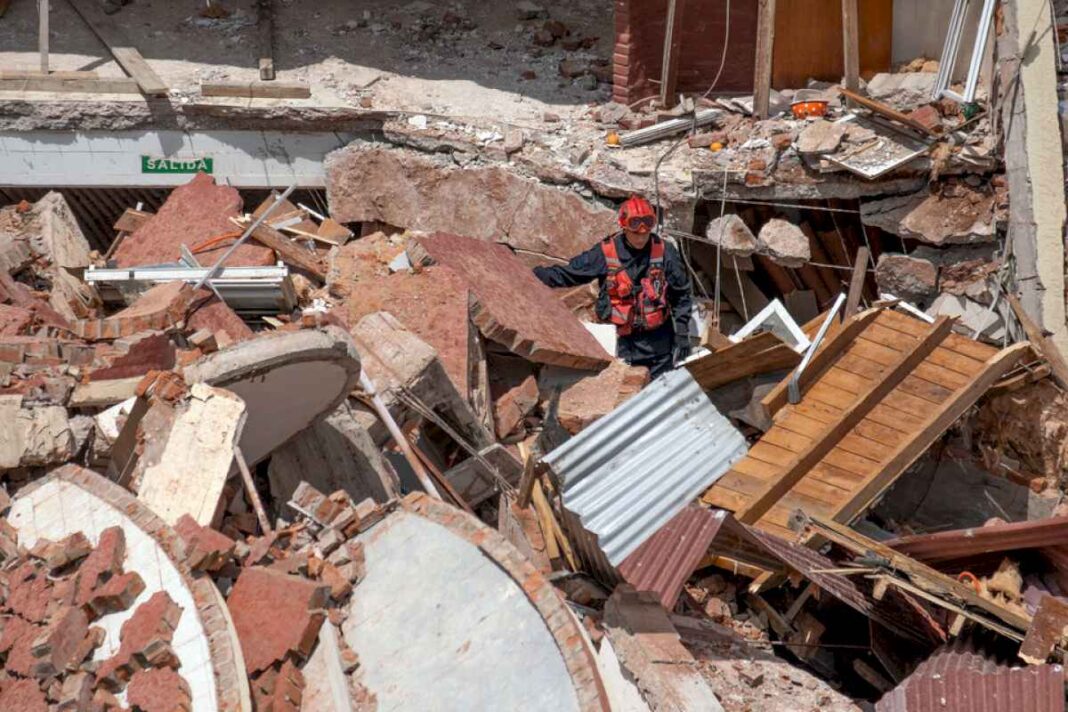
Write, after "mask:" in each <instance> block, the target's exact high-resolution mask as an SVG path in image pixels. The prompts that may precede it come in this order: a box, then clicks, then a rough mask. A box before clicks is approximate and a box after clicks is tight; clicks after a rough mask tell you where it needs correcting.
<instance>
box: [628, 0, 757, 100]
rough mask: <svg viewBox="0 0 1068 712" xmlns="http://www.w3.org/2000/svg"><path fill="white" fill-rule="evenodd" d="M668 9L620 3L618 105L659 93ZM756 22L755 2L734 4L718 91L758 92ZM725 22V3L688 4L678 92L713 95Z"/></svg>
mask: <svg viewBox="0 0 1068 712" xmlns="http://www.w3.org/2000/svg"><path fill="white" fill-rule="evenodd" d="M667 6H668V0H616V3H615V31H616V42H615V46H614V48H613V54H612V71H613V95H612V98H613V100H615V101H618V102H622V103H626V104H630V103H632V102H635V101H637V100H639V99H641V98H643V97H646V96H650V95H653V94H657V93H658V92H659V85H658V84H656V83H654V82H655V81H659V79H660V67H661V64H662V60H663V46H664V30H665V23H666V19H667ZM756 19H757V12H756V3H755V2H751V1H746V0H734V1H733V2H732V4H731V33H730V41H729V45H728V48H727V61H726V64H725V65H724V68H723V75H722V76H721V77H720V80H719V83H718V84H717V85H716V88H717V90H720V91H735V92H750V91H752V87H753V69H754V64H755V61H756ZM725 20H726V2H725V1H724V0H687V2H686V3H685V7H684V9H683V16H682V40H681V45H680V46H681V54H680V56H679V78H678V91H681V92H704V91H705V90H707V89H708V87H709V85H710V84H711V82H712V79H713V78H714V77H715V76H716V70H717V69H718V68H719V62H720V57H721V56H722V52H723V44H722V41H723V36H724V22H725ZM650 80H654V82H651V81H650Z"/></svg>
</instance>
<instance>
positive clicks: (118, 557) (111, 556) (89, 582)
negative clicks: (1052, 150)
mask: <svg viewBox="0 0 1068 712" xmlns="http://www.w3.org/2000/svg"><path fill="white" fill-rule="evenodd" d="M125 558H126V534H125V533H124V532H123V531H122V529H121V528H120V527H108V528H107V529H105V530H104V531H102V532H101V533H100V540H99V541H98V542H97V545H96V548H95V549H93V551H92V552H90V554H89V556H88V557H86V559H85V561H83V562H82V565H81V567H80V568H79V569H78V575H77V582H78V583H77V594H76V595H75V599H74V600H75V602H76V603H77V604H78V605H79V606H82V605H85V604H86V603H88V601H89V598H90V597H91V596H92V594H93V590H94V589H95V588H96V587H97V586H99V585H101V584H103V583H105V582H107V580H108V579H110V578H111V577H112V576H115V575H116V574H118V573H120V572H121V571H122V562H123V560H124V559H125Z"/></svg>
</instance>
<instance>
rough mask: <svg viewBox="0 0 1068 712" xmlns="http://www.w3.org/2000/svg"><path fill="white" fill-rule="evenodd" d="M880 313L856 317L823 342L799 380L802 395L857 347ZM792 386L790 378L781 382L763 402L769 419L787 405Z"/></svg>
mask: <svg viewBox="0 0 1068 712" xmlns="http://www.w3.org/2000/svg"><path fill="white" fill-rule="evenodd" d="M880 311H881V310H880V309H868V310H866V311H863V312H861V313H860V314H854V315H853V316H851V317H849V318H848V319H846V320H845V323H843V324H842V328H840V329H838V330H837V331H835V332H834V334H833V335H832V336H831V337H830V338H829V339H828V340H827V341H824V342H823V345H822V346H821V347H820V349H819V351H817V352H816V355H815V356H813V357H812V360H811V361H809V362H808V366H807V367H806V368H805V371H804V373H802V374H801V378H800V379H798V386H799V387H800V389H801V393H804V392H805V390H806V389H807V388H808V387H809V386H810V385H812V383H813V382H814V381H815V380H816V379H818V378H819V377H820V376H821V375H823V372H824V371H826V370H827V368H829V367H830V365H831V364H832V363H834V362H835V361H836V360H837V359H838V357H839V356H840V355H841V354H842V351H844V350H845V348H846V347H847V346H849V345H850V344H851V343H853V341H854V340H855V339H856V338H857V336H859V335H860V333H861V332H862V331H864V330H865V329H866V328H868V324H870V323H871V322H872V321H874V320H875V317H877V316H879V312H880ZM789 385H790V379H789V378H786V379H783V380H782V381H779V383H778V384H776V385H775V387H774V388H772V389H771V390H770V391H768V394H767V395H766V396H764V398H763V399H762V400H761V401H760V404H761V405H762V406H764V412H765V413H767V416H768V417H769V418H774V417H775V414H776V413H778V412H779V410H780V409H782V407H783V406H784V405H786V398H787V389H788V388H789Z"/></svg>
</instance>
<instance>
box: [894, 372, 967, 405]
mask: <svg viewBox="0 0 1068 712" xmlns="http://www.w3.org/2000/svg"><path fill="white" fill-rule="evenodd" d="M900 388H901V390H902V391H903V392H904V393H908V394H909V395H910V396H916V397H917V398H922V399H924V400H925V401H930V402H931V403H934V404H936V405H937V404H938V403H941V402H942V401H944V400H945V399H946V398H949V397H950V396H951V395H952V394H953V390H954V389H952V388H944V387H942V386H940V385H938V384H936V383H931V382H930V381H927V380H924V379H922V378H917V377H916V376H911V375H910V376H909V377H908V378H906V379H905V380H904V381H902V382H901V386H900Z"/></svg>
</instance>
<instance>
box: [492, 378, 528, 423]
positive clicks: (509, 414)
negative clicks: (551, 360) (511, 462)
mask: <svg viewBox="0 0 1068 712" xmlns="http://www.w3.org/2000/svg"><path fill="white" fill-rule="evenodd" d="M537 404H538V381H537V379H536V378H535V377H534V376H533V375H531V376H527V377H526V378H525V379H523V381H522V382H521V383H519V384H518V385H516V386H513V387H512V388H510V389H508V390H507V391H505V392H504V393H503V394H501V396H500V397H499V398H497V400H496V401H494V403H493V420H494V424H495V426H496V430H497V437H498V438H501V439H503V438H506V437H508V436H509V435H511V434H512V433H514V432H516V430H518V429H519V426H520V425H521V424H522V422H523V418H525V417H527V415H528V414H529V413H530V411H532V410H534V406H536V405H537Z"/></svg>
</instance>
